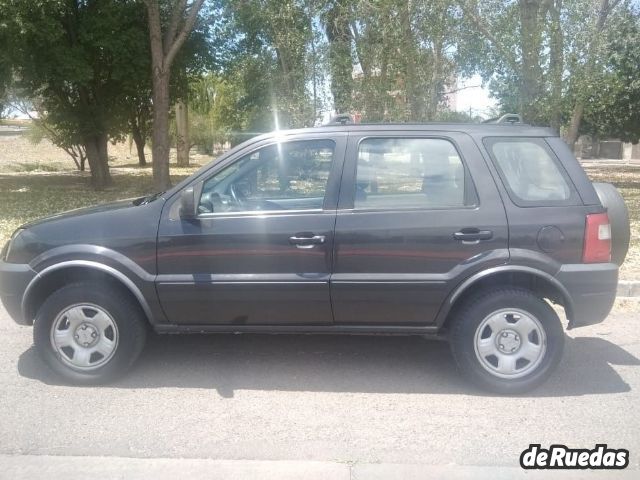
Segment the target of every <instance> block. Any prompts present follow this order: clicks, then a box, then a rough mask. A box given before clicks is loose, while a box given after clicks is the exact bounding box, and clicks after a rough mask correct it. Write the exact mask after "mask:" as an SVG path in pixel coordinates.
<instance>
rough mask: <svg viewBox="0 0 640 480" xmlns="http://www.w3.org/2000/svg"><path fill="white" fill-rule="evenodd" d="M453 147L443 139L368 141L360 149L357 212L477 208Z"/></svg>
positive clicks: (356, 194)
mask: <svg viewBox="0 0 640 480" xmlns="http://www.w3.org/2000/svg"><path fill="white" fill-rule="evenodd" d="M470 183H471V182H470V180H469V179H468V176H467V174H466V172H465V168H464V165H463V163H462V160H461V159H460V156H459V155H458V152H457V151H456V149H455V147H454V146H453V144H452V143H451V142H449V141H447V140H443V139H439V138H369V139H365V140H363V141H362V142H361V143H360V148H359V151H358V165H357V172H356V192H355V198H354V208H356V209H371V208H373V209H395V208H456V207H463V206H465V205H468V204H472V203H473V202H474V201H473V200H471V199H470V196H469V195H468V192H469V190H470V189H469V187H470Z"/></svg>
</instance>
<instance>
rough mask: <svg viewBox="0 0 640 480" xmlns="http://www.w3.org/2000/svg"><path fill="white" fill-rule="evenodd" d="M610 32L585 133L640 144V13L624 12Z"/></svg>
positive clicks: (591, 101) (589, 102)
mask: <svg viewBox="0 0 640 480" xmlns="http://www.w3.org/2000/svg"><path fill="white" fill-rule="evenodd" d="M615 22H616V28H615V30H612V31H610V32H609V35H608V38H607V42H606V44H605V52H606V56H605V59H604V62H603V68H602V71H601V74H600V77H599V79H598V80H599V82H598V83H599V88H598V89H597V91H595V92H594V93H593V94H592V95H591V96H590V97H589V99H588V107H589V108H588V109H587V114H586V116H585V123H586V125H585V128H584V130H585V131H588V132H589V133H592V134H596V135H598V136H600V137H617V138H620V139H621V140H623V141H625V142H633V143H638V142H639V141H640V12H638V11H634V10H625V11H624V12H623V14H622V15H620V16H619V17H618V18H616V19H615Z"/></svg>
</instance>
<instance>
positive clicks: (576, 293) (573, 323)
mask: <svg viewBox="0 0 640 480" xmlns="http://www.w3.org/2000/svg"><path fill="white" fill-rule="evenodd" d="M556 279H557V280H558V281H559V282H560V283H561V284H562V285H563V286H564V288H565V289H566V291H567V294H568V295H567V296H568V297H569V298H568V300H569V302H568V303H569V305H565V309H566V311H567V316H568V318H569V327H568V328H575V327H584V326H586V325H594V324H596V323H600V322H602V321H603V320H604V319H605V318H607V315H609V312H610V311H611V307H613V302H614V300H615V299H616V291H617V288H618V265H616V264H615V263H593V264H576V265H563V266H562V267H561V268H560V271H559V272H558V274H557V275H556Z"/></svg>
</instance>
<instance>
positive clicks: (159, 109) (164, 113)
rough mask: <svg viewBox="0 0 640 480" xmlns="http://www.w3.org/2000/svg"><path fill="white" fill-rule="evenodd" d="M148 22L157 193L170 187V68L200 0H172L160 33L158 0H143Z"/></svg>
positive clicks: (184, 38)
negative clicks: (166, 19) (173, 1)
mask: <svg viewBox="0 0 640 480" xmlns="http://www.w3.org/2000/svg"><path fill="white" fill-rule="evenodd" d="M144 3H145V4H146V6H147V20H148V22H149V40H150V46H151V72H152V73H151V78H152V85H153V131H152V156H153V179H154V183H155V187H156V189H157V190H158V191H162V190H166V189H167V188H169V186H170V185H171V179H170V177H169V107H170V91H169V88H170V81H171V66H172V64H173V62H174V60H175V58H176V56H177V55H178V52H179V51H180V49H181V48H182V46H183V45H184V43H185V41H186V40H187V37H188V36H189V34H190V33H191V31H192V30H193V28H194V25H195V23H196V20H197V19H198V12H199V11H200V8H201V7H202V4H203V3H204V0H193V1H192V2H191V3H189V2H188V0H176V2H175V3H174V4H173V5H172V7H171V9H170V14H169V15H168V17H169V20H168V22H167V23H166V25H165V28H164V32H163V22H162V15H161V8H160V3H159V1H158V0H144Z"/></svg>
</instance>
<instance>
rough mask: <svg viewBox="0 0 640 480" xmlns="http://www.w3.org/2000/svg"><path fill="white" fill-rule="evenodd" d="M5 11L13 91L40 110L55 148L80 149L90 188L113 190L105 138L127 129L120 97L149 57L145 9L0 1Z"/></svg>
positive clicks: (113, 3)
mask: <svg viewBox="0 0 640 480" xmlns="http://www.w3.org/2000/svg"><path fill="white" fill-rule="evenodd" d="M0 11H2V12H4V13H5V14H6V16H7V18H11V19H12V23H11V25H10V28H11V29H12V31H11V35H10V38H11V45H10V52H11V64H12V69H13V71H14V73H15V75H14V76H15V79H16V80H15V82H14V86H15V88H16V89H17V90H19V91H20V94H21V96H24V97H27V98H29V99H30V100H31V101H32V103H33V104H34V105H36V106H37V107H38V110H39V111H40V112H42V115H43V116H42V122H43V124H45V125H47V126H49V129H50V131H52V132H54V134H52V135H51V139H52V140H53V141H54V142H56V144H58V145H60V146H61V147H63V148H72V147H75V146H77V145H81V146H82V148H83V150H84V152H85V153H86V159H87V162H88V163H89V167H90V169H91V181H92V184H93V185H94V186H95V187H96V188H103V187H105V186H107V185H109V184H110V183H111V176H110V173H109V166H108V154H107V149H108V139H109V136H118V135H120V134H121V133H122V132H123V130H126V128H127V127H126V122H123V121H122V118H123V116H124V115H123V104H124V102H123V92H130V91H132V90H135V83H136V82H138V79H139V78H140V75H139V72H140V69H139V67H138V65H139V59H140V57H143V58H145V57H148V55H145V54H144V53H145V48H147V47H148V42H146V38H147V37H146V35H145V29H144V24H143V23H142V22H141V20H140V18H141V16H142V12H143V10H142V7H141V5H139V4H138V3H137V2H133V1H129V0H109V1H107V0H103V1H98V0H84V1H80V0H75V1H66V2H61V1H57V0H39V1H35V2H22V1H18V0H0ZM147 72H148V70H147ZM147 72H145V75H148V73H147ZM132 85H133V86H132Z"/></svg>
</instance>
